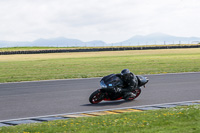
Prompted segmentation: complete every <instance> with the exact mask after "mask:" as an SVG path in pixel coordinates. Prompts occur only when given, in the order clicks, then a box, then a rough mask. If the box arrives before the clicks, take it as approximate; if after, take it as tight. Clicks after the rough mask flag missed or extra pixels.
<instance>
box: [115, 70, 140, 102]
mask: <svg viewBox="0 0 200 133" xmlns="http://www.w3.org/2000/svg"><path fill="white" fill-rule="evenodd" d="M116 76H118V77H120V78H121V79H122V81H123V85H124V87H123V88H121V90H119V91H120V92H121V93H123V98H124V99H125V100H129V99H131V98H134V97H135V96H136V95H135V94H134V93H133V92H132V91H133V90H135V89H136V88H137V87H138V79H137V77H136V76H135V75H134V74H133V73H132V72H130V70H129V69H123V70H122V71H121V73H120V74H116Z"/></svg>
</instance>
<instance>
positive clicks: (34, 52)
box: [0, 45, 200, 55]
mask: <svg viewBox="0 0 200 133" xmlns="http://www.w3.org/2000/svg"><path fill="white" fill-rule="evenodd" d="M199 47H200V45H185V46H184V45H183V46H181V45H180V46H167V45H166V46H154V47H152V46H149V47H148V46H146V47H109V48H103V47H102V48H84V49H60V50H59V49H58V50H31V51H5V52H0V55H11V54H42V53H67V52H97V51H123V50H149V49H176V48H199Z"/></svg>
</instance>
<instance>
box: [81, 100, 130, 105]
mask: <svg viewBox="0 0 200 133" xmlns="http://www.w3.org/2000/svg"><path fill="white" fill-rule="evenodd" d="M127 102H133V101H125V100H120V101H119V100H118V101H103V102H101V103H98V104H83V105H81V106H115V105H120V104H123V103H127Z"/></svg>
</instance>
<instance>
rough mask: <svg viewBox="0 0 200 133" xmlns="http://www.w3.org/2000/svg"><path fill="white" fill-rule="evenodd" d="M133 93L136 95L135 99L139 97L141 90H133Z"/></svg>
mask: <svg viewBox="0 0 200 133" xmlns="http://www.w3.org/2000/svg"><path fill="white" fill-rule="evenodd" d="M133 93H134V94H135V95H136V96H135V98H137V97H138V96H139V95H140V93H141V88H140V87H138V88H137V89H135V90H134V91H133ZM135 98H134V99H135Z"/></svg>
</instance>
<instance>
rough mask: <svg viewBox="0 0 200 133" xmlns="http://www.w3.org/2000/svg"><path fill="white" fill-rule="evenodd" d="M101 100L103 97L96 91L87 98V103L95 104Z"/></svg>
mask: <svg viewBox="0 0 200 133" xmlns="http://www.w3.org/2000/svg"><path fill="white" fill-rule="evenodd" d="M102 100H103V96H102V93H101V92H100V91H99V90H96V91H95V92H93V93H92V94H91V95H90V97H89V101H90V103H92V104H97V103H99V102H101V101H102Z"/></svg>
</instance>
